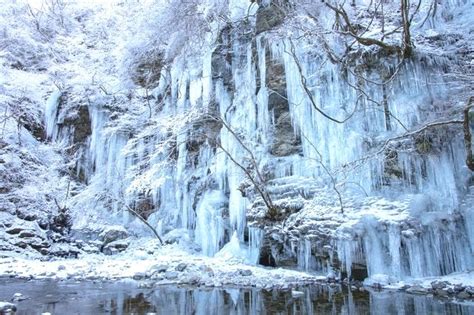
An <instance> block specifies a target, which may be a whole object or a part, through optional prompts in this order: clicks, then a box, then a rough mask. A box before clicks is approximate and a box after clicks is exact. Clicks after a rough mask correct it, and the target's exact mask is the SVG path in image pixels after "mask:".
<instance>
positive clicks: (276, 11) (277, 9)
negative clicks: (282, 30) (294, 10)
mask: <svg viewBox="0 0 474 315" xmlns="http://www.w3.org/2000/svg"><path fill="white" fill-rule="evenodd" d="M286 3H287V1H285V0H283V1H272V2H271V3H270V5H267V6H261V7H259V9H258V11H257V23H256V26H255V31H256V33H257V34H260V33H262V32H265V31H269V30H271V29H273V28H275V27H277V26H279V25H281V24H282V23H283V21H284V20H285V16H286V12H285V9H286V5H287V4H286Z"/></svg>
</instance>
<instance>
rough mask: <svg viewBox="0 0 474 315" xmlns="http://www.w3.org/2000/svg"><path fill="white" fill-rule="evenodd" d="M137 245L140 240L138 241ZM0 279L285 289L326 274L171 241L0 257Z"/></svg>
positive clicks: (316, 281)
mask: <svg viewBox="0 0 474 315" xmlns="http://www.w3.org/2000/svg"><path fill="white" fill-rule="evenodd" d="M142 244H143V243H142ZM0 277H18V278H30V279H55V280H65V279H72V280H119V279H125V278H131V279H135V280H147V281H150V283H153V284H156V285H165V284H190V285H203V286H209V287H221V286H239V287H259V288H282V289H283V288H289V287H292V286H296V285H304V284H314V283H318V282H325V281H326V277H324V276H315V275H311V274H308V273H305V272H300V271H295V270H288V269H282V268H264V267H258V266H250V265H246V264H244V263H242V261H241V260H239V259H236V258H229V257H222V258H218V257H206V256H200V255H190V254H189V253H187V252H186V251H184V250H183V249H180V248H179V247H177V246H176V245H165V246H163V247H161V248H160V247H159V245H158V243H157V242H156V241H154V240H148V241H147V242H145V243H144V244H143V245H138V244H134V245H131V248H130V249H128V250H127V251H125V252H123V253H120V254H117V255H114V256H105V255H100V254H91V255H84V256H81V257H80V258H78V259H58V260H51V261H38V260H31V259H25V258H22V257H20V256H17V257H14V256H12V257H7V258H2V259H0Z"/></svg>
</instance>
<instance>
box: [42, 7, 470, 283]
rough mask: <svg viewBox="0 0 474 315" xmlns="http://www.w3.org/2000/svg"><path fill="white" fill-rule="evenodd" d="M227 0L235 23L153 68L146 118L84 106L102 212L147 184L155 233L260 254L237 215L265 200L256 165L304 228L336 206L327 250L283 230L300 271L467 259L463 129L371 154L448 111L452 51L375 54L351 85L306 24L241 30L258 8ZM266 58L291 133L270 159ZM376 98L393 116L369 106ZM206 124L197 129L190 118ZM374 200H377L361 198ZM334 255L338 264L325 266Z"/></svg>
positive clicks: (396, 267) (51, 116)
mask: <svg viewBox="0 0 474 315" xmlns="http://www.w3.org/2000/svg"><path fill="white" fill-rule="evenodd" d="M458 2H459V3H458V4H459V5H461V6H466V7H467V6H468V4H467V2H465V1H464V2H463V1H458ZM229 3H230V4H229V11H230V17H231V19H232V20H233V21H241V20H242V17H244V16H246V15H248V16H250V17H249V19H248V21H247V22H246V23H243V22H236V23H241V24H239V27H240V28H241V30H240V31H236V30H234V31H233V32H231V33H230V34H228V36H227V39H225V38H224V39H219V36H223V37H225V36H224V35H225V34H224V31H221V32H220V34H215V35H214V36H210V37H209V38H208V43H206V44H207V46H206V49H207V50H205V51H204V52H203V53H202V54H201V55H197V56H193V57H189V56H184V55H183V56H178V57H177V58H176V59H175V60H174V62H173V63H172V64H171V66H170V71H169V73H168V74H167V73H165V72H164V71H163V73H162V77H161V81H160V85H159V86H158V87H157V88H156V89H155V90H154V91H153V93H155V95H156V96H157V97H160V98H163V99H164V104H163V106H162V109H160V110H159V111H157V112H156V113H154V114H153V115H154V117H153V121H154V123H155V125H153V124H151V125H152V128H151V129H150V127H149V126H147V127H144V128H143V129H142V130H134V131H133V132H128V131H127V130H120V129H118V128H115V129H114V128H113V121H112V120H111V118H110V115H111V114H110V112H109V111H108V110H107V109H106V108H105V106H103V105H102V104H101V103H100V101H97V102H96V103H93V104H91V105H90V106H91V107H90V109H89V113H90V117H91V122H92V135H91V136H90V141H89V144H88V152H89V159H88V160H89V162H90V166H89V169H90V172H89V175H88V177H89V178H88V182H89V187H92V188H90V189H93V190H96V192H100V191H106V193H107V196H109V199H110V200H111V203H112V205H113V206H112V210H113V211H115V213H124V214H123V215H122V216H121V218H122V220H123V222H122V223H124V224H128V223H130V222H131V221H132V220H133V219H134V218H133V216H130V215H129V214H127V213H126V211H123V210H121V209H123V203H126V204H132V203H133V202H134V200H137V199H140V198H141V197H142V196H143V194H146V195H149V196H151V200H152V203H153V207H154V209H155V212H154V213H153V214H152V215H151V216H150V218H149V221H150V222H152V223H153V224H154V225H155V227H156V228H157V229H158V230H159V231H160V232H161V233H163V234H166V233H167V232H169V231H171V230H175V229H185V230H187V231H188V234H189V236H190V237H191V238H193V239H194V241H195V242H196V243H197V244H198V245H199V246H200V248H201V250H202V253H203V254H205V255H210V256H212V255H215V254H216V253H218V252H219V251H220V250H221V249H222V248H223V247H225V248H227V251H228V252H231V253H233V254H235V253H237V252H242V256H244V258H245V259H246V260H247V261H249V262H252V263H257V262H258V261H259V256H260V250H261V247H262V244H263V239H264V237H268V235H266V236H265V233H264V231H263V229H262V228H263V227H264V225H265V224H264V223H262V222H264V220H263V221H259V222H250V223H252V224H250V225H249V224H248V223H249V222H247V216H248V213H249V211H253V210H255V211H257V212H258V211H264V210H261V209H263V208H264V207H262V206H261V205H262V202H263V200H262V196H260V195H259V194H258V193H256V192H255V191H254V192H253V195H250V196H248V195H246V194H245V193H244V191H246V190H245V189H246V187H247V188H248V187H249V186H252V184H249V183H248V182H249V178H248V176H247V175H246V174H245V172H244V171H243V169H242V167H241V166H242V165H243V167H244V168H248V169H251V170H252V172H257V171H260V172H262V173H263V175H262V176H263V177H265V176H268V177H269V178H268V179H266V180H267V182H266V183H265V185H267V184H268V187H266V188H265V189H267V190H268V192H269V194H270V195H271V196H272V198H273V199H274V201H275V202H277V203H278V205H285V207H286V208H285V209H290V210H289V211H291V209H297V211H299V210H300V209H302V208H303V210H301V213H302V214H301V218H302V220H303V223H302V225H304V224H305V222H312V223H311V224H314V225H313V226H316V227H317V226H318V223H315V222H316V221H318V220H319V219H320V220H326V221H325V222H330V219H323V218H325V217H327V213H330V214H329V217H331V218H334V222H333V225H332V228H331V229H329V230H328V233H327V234H328V237H330V238H331V240H330V241H329V242H327V243H325V245H324V246H326V247H325V250H326V251H327V252H328V255H329V256H330V258H329V259H328V258H325V259H321V257H319V256H317V255H315V253H317V252H320V251H321V250H322V248H317V247H318V246H319V245H318V244H319V243H317V241H315V239H316V238H317V237H316V236H312V235H311V234H310V233H311V232H308V231H307V232H308V233H309V234H308V235H307V237H306V236H305V235H303V232H302V233H301V234H300V235H299V237H300V238H299V239H296V240H295V239H285V240H283V241H282V242H283V243H286V245H289V247H292V248H293V251H294V256H295V258H296V260H297V265H298V266H299V267H300V268H301V269H304V270H307V271H314V272H325V273H331V272H333V268H339V269H338V270H339V271H340V272H341V273H345V274H347V276H349V277H350V276H351V272H352V269H353V266H354V265H360V266H362V265H365V266H366V269H367V275H368V276H369V277H370V276H374V275H378V274H385V275H389V277H391V278H393V279H396V280H399V279H404V278H408V277H420V276H433V275H445V274H448V273H452V272H456V271H463V270H468V269H472V268H473V266H474V265H473V264H474V261H473V260H474V259H473V249H474V232H473V231H474V230H473V226H474V215H473V207H472V204H471V203H470V202H469V200H471V199H469V198H472V191H471V190H472V188H471V190H469V189H468V188H466V184H465V183H466V182H467V180H468V175H469V174H468V171H467V169H466V167H465V166H464V157H465V151H464V146H463V142H462V138H460V137H455V135H454V134H452V135H450V134H446V135H444V138H442V136H443V135H430V134H427V133H426V134H425V135H426V138H423V137H422V138H420V139H415V140H413V139H411V138H406V139H405V138H404V139H401V140H400V141H393V142H386V143H385V146H386V147H387V148H389V150H387V152H385V154H375V153H374V150H375V149H376V148H380V146H382V145H384V142H385V141H387V139H389V138H397V137H398V136H400V135H403V134H404V133H406V132H407V131H408V130H416V129H417V128H419V127H420V126H422V124H423V123H425V122H427V121H435V120H436V119H438V118H439V117H440V116H442V115H443V113H445V112H446V111H447V107H446V105H445V103H444V102H447V101H448V97H447V96H448V95H449V94H450V93H451V90H450V86H449V84H448V82H446V81H445V80H444V72H443V71H444V70H443V69H444V68H446V67H448V66H449V64H450V63H451V62H452V61H450V60H449V59H448V58H446V57H445V56H436V55H434V54H429V53H426V52H419V54H418V55H417V56H415V57H414V58H412V60H410V61H406V62H404V63H403V64H402V65H401V67H400V68H399V69H398V68H397V67H398V64H399V60H397V59H396V58H387V60H386V62H385V63H384V64H382V65H377V66H374V67H373V68H370V66H367V67H366V69H365V70H363V71H361V72H360V73H359V75H360V76H362V77H365V78H367V81H363V82H361V80H360V78H358V77H357V76H356V75H354V74H351V73H348V72H344V71H343V69H341V68H340V66H338V65H335V64H332V63H330V62H328V61H327V60H324V58H322V56H321V55H320V54H318V52H316V51H314V50H312V48H311V45H309V43H308V42H307V40H306V39H305V38H304V36H302V37H300V38H299V37H297V36H294V38H298V39H293V40H291V41H290V40H289V39H287V38H284V37H283V38H281V37H278V36H267V35H266V34H260V35H258V36H257V37H256V38H252V37H250V36H247V33H246V32H250V31H251V30H253V27H254V26H253V24H254V23H255V20H254V19H255V17H254V16H253V15H251V14H250V15H249V14H248V12H249V11H251V10H256V7H255V6H253V7H252V8H251V9H249V7H248V2H247V1H230V2H229ZM450 5H451V4H450ZM471 12H472V10H471ZM211 27H214V28H218V26H217V25H211ZM432 27H435V26H432ZM222 34H224V35H222ZM218 40H222V41H223V42H225V41H227V42H226V44H227V45H229V47H228V49H229V51H231V52H232V54H231V60H230V61H229V64H228V65H227V66H228V68H227V69H222V68H220V69H217V70H219V71H222V72H225V71H228V72H230V77H231V79H230V82H229V81H228V80H227V79H226V78H225V74H224V75H215V74H214V73H215V72H216V69H214V68H213V67H215V66H214V65H213V61H214V59H213V58H217V57H215V56H213V54H212V53H213V51H214V50H216V49H217V47H216V46H218V45H216V44H215V43H216V41H218ZM222 45H224V44H222ZM360 58H361V62H362V63H363V62H364V60H363V58H366V60H365V61H367V62H369V61H370V58H375V57H373V56H371V55H370V53H369V54H368V56H367V57H363V56H360ZM272 65H281V66H282V67H283V69H284V74H283V78H284V85H285V90H286V96H285V99H286V106H287V108H286V109H284V110H287V112H288V114H289V119H290V121H291V127H290V128H291V130H290V132H291V133H292V135H294V137H295V138H297V139H299V141H300V144H298V145H300V150H299V151H298V152H290V153H288V154H286V155H283V156H280V157H277V156H275V155H272V153H271V147H272V145H273V143H275V141H277V140H278V139H277V138H278V137H277V131H276V130H277V129H278V128H280V127H279V125H278V121H277V120H278V119H280V120H281V119H283V118H282V117H281V115H280V113H277V109H276V108H271V106H270V101H269V99H270V97H271V96H272V95H273V94H274V93H276V92H275V91H274V90H272V89H271V88H270V87H269V86H268V81H269V78H268V71H269V69H268V67H271V66H272ZM387 71H388V72H389V73H390V71H392V72H393V71H397V73H396V75H395V74H392V75H393V78H390V80H391V83H390V85H389V86H388V87H387V89H385V85H384V86H382V85H380V84H379V85H377V84H370V83H368V82H369V81H378V80H382V81H383V80H387V78H388V77H383V76H382V75H381V73H383V72H387ZM302 77H304V78H305V83H306V86H307V87H309V93H310V94H311V96H310V97H309V96H308V91H306V90H305V86H304V85H303V84H302V83H303V81H302ZM168 85H169V87H170V89H169V90H170V92H169V93H168V94H167V93H166V88H165V87H166V86H168ZM354 86H356V87H357V88H354ZM362 93H364V94H365V95H366V97H363V96H361V94H362ZM60 97H61V94H60V93H59V92H54V93H53V94H52V95H51V97H50V99H49V101H48V103H47V106H46V125H47V133H48V136H49V137H51V138H57V136H56V135H57V133H58V131H57V127H56V124H57V121H56V124H55V123H54V121H55V119H57V116H58V115H57V111H58V104H59V99H60ZM384 100H386V101H387V104H388V105H387V106H388V107H389V116H390V117H387V111H386V110H384V108H383V107H382V106H381V104H382V103H383V102H384ZM315 107H317V108H319V110H316V109H315ZM321 111H322V112H324V113H325V114H326V115H328V116H330V117H333V118H334V119H337V120H344V119H345V118H347V117H350V119H348V120H347V121H346V122H345V123H335V122H334V121H332V120H330V119H328V118H327V117H324V116H323V115H322V114H321ZM194 118H199V119H201V120H202V121H204V123H200V122H199V119H197V121H196V120H194ZM206 123H209V127H208V128H207V127H203V125H206ZM226 125H227V126H229V127H230V128H228V127H226ZM147 128H148V129H150V130H148V129H147ZM213 132H214V133H215V134H213ZM446 132H447V133H449V132H450V129H446ZM410 141H411V142H410ZM416 141H419V142H416ZM249 148H250V150H251V152H252V154H250V153H249ZM413 148H414V149H413ZM235 161H237V162H238V163H235ZM238 164H241V165H238ZM255 168H257V169H255ZM266 170H268V172H267V171H266ZM255 176H256V178H257V176H258V174H257V175H255ZM257 180H259V178H257ZM334 181H336V182H337V185H335V184H334ZM243 186H245V187H243ZM332 186H335V187H333V188H337V187H339V189H340V191H341V192H342V201H343V202H347V206H346V207H345V211H346V212H345V214H344V215H342V214H340V213H339V206H338V201H337V198H336V193H335V192H334V190H333V188H331V187H332ZM336 186H337V187H336ZM242 187H243V188H242ZM144 188H145V189H144ZM254 188H255V187H254ZM322 190H325V191H326V194H327V195H328V196H330V197H329V199H328V200H325V201H324V202H326V204H327V207H325V206H324V203H322V204H320V205H319V206H320V207H319V208H324V209H325V210H324V211H323V210H321V211H319V210H318V209H319V208H318V207H312V205H313V204H314V203H312V202H311V199H312V198H313V197H314V196H315V195H318V193H317V192H318V191H322ZM88 193H90V190H89V191H88ZM374 199H377V200H380V201H381V202H380V203H373V202H372V201H371V200H374ZM354 200H356V201H354ZM398 200H403V201H404V202H398ZM353 201H354V202H353ZM80 202H84V199H80ZM94 202H96V200H94ZM91 204H92V203H91ZM91 204H90V205H89V206H91ZM300 205H301V206H300ZM258 209H260V210H258ZM121 211H122V212H121ZM325 211H326V212H325ZM303 214H304V215H306V219H305V217H304V216H303ZM297 215H299V214H291V215H290V220H289V222H290V223H292V222H293V223H294V222H296V221H295V220H296V219H295V220H293V221H292V219H291V218H294V217H292V216H297ZM318 218H319V219H318ZM304 220H307V221H304ZM257 221H258V220H257ZM293 223H292V224H293ZM294 224H295V225H294V226H295V227H296V228H298V224H296V223H294ZM282 231H283V227H282ZM277 234H278V233H277ZM226 244H227V245H226ZM242 244H247V245H246V246H241V245H242ZM321 246H322V245H321ZM242 249H245V250H242ZM245 251H246V252H245ZM288 252H291V250H289V251H288ZM289 255H291V253H290V254H289ZM336 258H337V260H339V261H340V267H337V266H335V265H333V261H335V260H336Z"/></svg>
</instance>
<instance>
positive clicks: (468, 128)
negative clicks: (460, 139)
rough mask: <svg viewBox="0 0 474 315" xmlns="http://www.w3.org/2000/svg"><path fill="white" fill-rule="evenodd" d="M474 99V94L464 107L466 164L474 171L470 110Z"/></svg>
mask: <svg viewBox="0 0 474 315" xmlns="http://www.w3.org/2000/svg"><path fill="white" fill-rule="evenodd" d="M473 101H474V96H471V97H470V98H469V101H468V103H467V105H466V108H464V122H463V129H464V146H465V148H466V165H467V167H468V168H469V169H470V170H471V171H473V172H474V157H473V153H472V135H471V126H470V125H469V111H470V110H471V108H472V107H473V106H474V105H472V102H473Z"/></svg>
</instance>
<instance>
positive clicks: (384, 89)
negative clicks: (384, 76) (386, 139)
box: [382, 84, 392, 131]
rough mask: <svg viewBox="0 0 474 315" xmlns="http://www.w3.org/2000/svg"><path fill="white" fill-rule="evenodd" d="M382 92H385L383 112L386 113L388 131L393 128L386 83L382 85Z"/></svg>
mask: <svg viewBox="0 0 474 315" xmlns="http://www.w3.org/2000/svg"><path fill="white" fill-rule="evenodd" d="M382 93H383V100H382V104H383V112H384V114H385V129H386V130H387V131H390V130H392V126H391V121H390V108H389V107H388V96H387V87H386V86H385V84H384V85H382Z"/></svg>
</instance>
